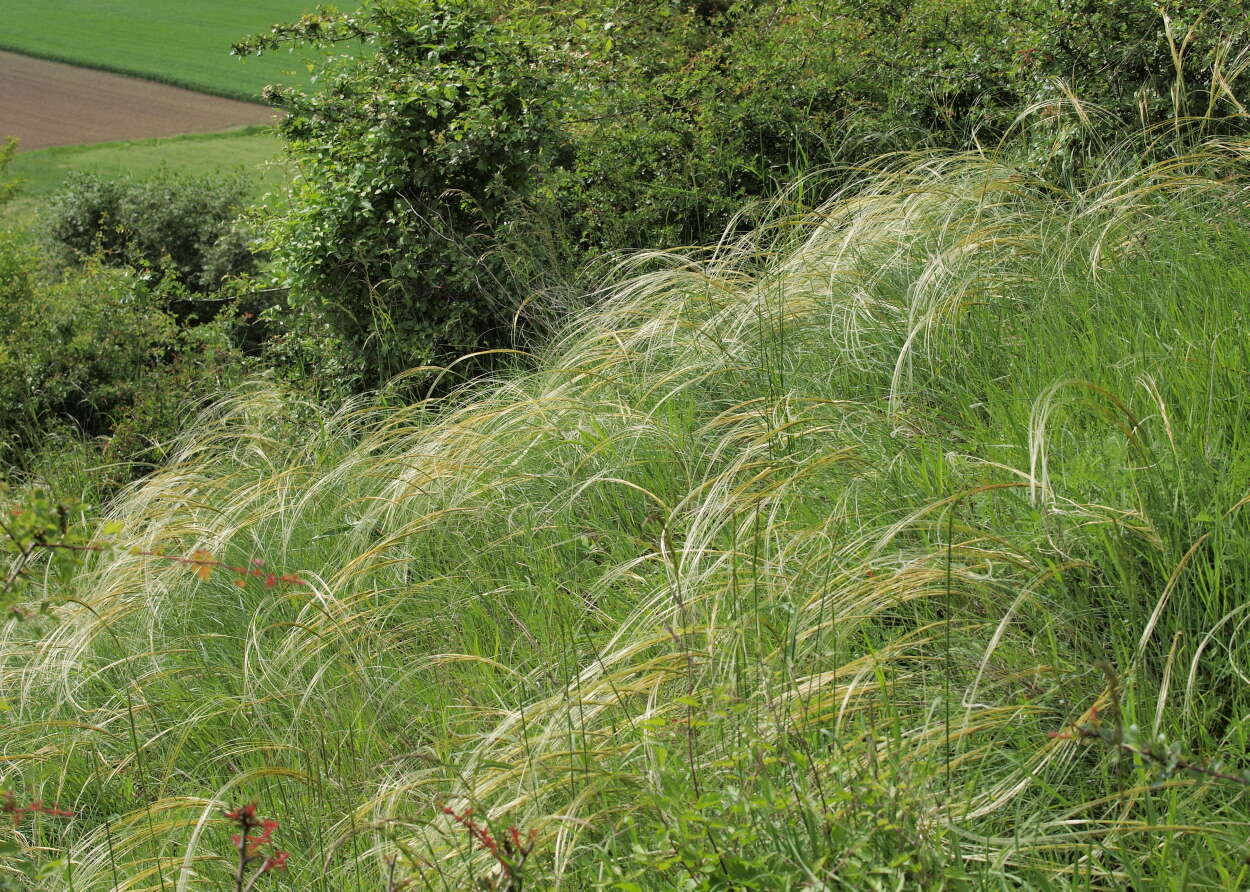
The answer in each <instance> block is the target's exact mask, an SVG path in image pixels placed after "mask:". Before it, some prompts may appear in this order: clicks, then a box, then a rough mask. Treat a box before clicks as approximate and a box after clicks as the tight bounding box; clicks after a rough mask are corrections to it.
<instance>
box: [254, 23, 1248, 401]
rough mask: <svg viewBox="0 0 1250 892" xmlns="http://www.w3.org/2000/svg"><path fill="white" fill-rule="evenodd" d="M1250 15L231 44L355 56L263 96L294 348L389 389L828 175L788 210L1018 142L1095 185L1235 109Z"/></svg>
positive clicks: (404, 29) (546, 29) (342, 32)
mask: <svg viewBox="0 0 1250 892" xmlns="http://www.w3.org/2000/svg"><path fill="white" fill-rule="evenodd" d="M1248 23H1250V0H1230V2H1228V3H1224V4H1220V5H1202V4H1199V3H1195V2H1192V0H1167V2H1165V3H1163V4H1162V5H1160V4H1156V3H1154V2H1152V0H1128V2H1125V3H1117V4H1106V3H1095V2H1088V0H1024V2H1022V3H1016V4H1010V5H1004V4H1001V3H998V2H996V0H995V2H991V0H967V2H961V3H951V2H949V0H771V2H766V3H765V2H756V0H741V2H736V3H719V2H717V3H694V4H692V3H688V2H685V0H640V2H635V3H631V4H629V5H628V6H627V7H626V6H621V5H619V4H617V3H613V2H607V0H573V2H569V3H565V4H561V5H560V6H559V7H558V8H551V7H549V6H544V5H542V4H539V3H536V2H533V0H509V2H503V3H486V2H484V0H386V2H379V3H376V4H372V5H367V6H366V8H365V9H364V10H363V11H361V12H358V13H352V14H344V15H339V14H333V13H316V14H313V15H309V16H306V17H305V18H304V19H302V20H300V21H299V22H298V23H296V24H294V25H291V26H280V27H276V28H275V29H274V31H273V32H272V33H271V34H269V35H266V36H263V37H260V38H255V39H253V40H252V41H251V42H249V43H248V44H246V45H241V46H240V47H238V50H239V51H240V52H244V53H249V52H256V51H267V50H273V49H277V48H280V47H284V46H287V45H289V44H292V43H311V44H316V45H322V46H331V45H336V44H338V43H339V42H342V41H350V40H358V41H361V42H363V44H364V47H363V50H362V51H361V52H359V53H356V54H353V55H348V56H344V57H342V58H339V59H338V60H337V61H335V62H333V63H331V64H328V65H327V66H325V68H324V70H323V71H322V72H321V74H320V75H319V78H318V80H319V84H320V85H321V89H320V92H318V93H315V94H307V95H306V94H301V93H299V92H296V91H290V90H273V91H271V93H270V96H271V98H273V99H274V100H275V101H276V102H278V104H280V105H282V106H283V107H284V108H286V109H287V111H288V112H290V116H289V117H288V118H287V120H286V122H285V123H284V124H283V133H284V135H285V136H286V138H287V141H288V144H289V146H290V149H291V152H292V154H293V156H294V157H295V159H296V161H297V162H298V164H299V166H300V171H301V174H300V177H299V180H298V183H297V187H296V189H295V191H294V193H293V196H292V203H291V207H290V209H289V210H288V211H285V212H283V213H282V214H281V215H280V216H279V217H278V219H277V220H276V223H275V225H274V226H273V228H272V231H271V237H272V245H273V248H274V250H275V252H276V256H277V260H278V264H279V271H280V275H281V276H282V277H284V280H285V281H284V284H290V286H291V289H292V290H291V304H290V306H291V309H292V311H293V312H294V314H295V316H296V317H297V318H296V319H295V320H292V321H289V323H288V325H289V327H290V329H291V331H293V332H298V334H297V335H296V339H298V338H299V337H303V338H305V339H307V338H308V337H311V336H312V335H311V334H310V333H312V332H317V331H321V330H323V329H324V327H325V326H326V325H328V326H329V327H330V330H332V331H333V332H334V333H335V335H336V337H337V338H338V339H340V340H341V342H342V343H343V344H344V345H345V346H346V348H347V353H348V355H352V356H355V357H356V358H357V359H358V360H359V364H360V369H361V375H360V378H359V380H360V381H361V382H363V383H366V384H376V383H378V382H379V381H380V380H382V379H384V378H385V377H386V376H387V375H390V374H392V373H395V372H398V371H401V370H403V369H405V368H408V367H410V366H414V365H419V364H425V363H431V362H434V363H446V362H448V361H451V360H452V359H454V358H455V357H456V356H457V355H459V354H461V353H463V352H466V351H470V350H473V349H475V348H479V347H491V346H499V345H502V344H505V343H507V342H508V341H509V339H510V338H512V337H513V334H514V333H513V331H512V330H511V323H512V321H513V319H514V316H515V315H516V313H517V308H518V307H519V306H521V305H522V303H523V301H524V300H525V297H526V292H527V284H528V283H527V281H526V280H525V278H524V276H521V277H518V276H517V275H516V273H517V271H518V270H521V271H527V272H528V274H530V275H537V276H543V277H545V276H550V275H552V270H555V271H556V273H555V274H556V275H559V274H560V273H562V272H564V271H567V270H572V269H576V268H578V267H579V266H580V265H581V264H583V263H584V262H585V260H586V259H587V258H589V257H593V256H598V255H601V254H603V253H604V252H612V251H619V250H636V249H640V248H662V247H671V246H674V245H683V244H705V243H707V242H708V241H710V240H713V239H715V238H716V237H718V236H719V235H720V234H721V233H722V231H723V230H724V227H725V226H726V225H727V224H728V223H729V222H730V221H731V220H732V219H733V218H734V215H735V214H738V213H740V212H742V210H743V209H744V207H747V206H748V205H749V203H750V202H752V201H753V200H756V199H767V198H770V197H772V196H774V195H775V194H776V193H777V191H778V190H779V189H780V188H781V187H782V186H784V185H785V184H787V183H789V182H792V181H794V180H795V179H797V178H799V177H800V176H801V175H803V174H810V172H811V171H812V170H814V169H823V170H824V171H825V173H824V175H823V177H817V178H809V179H808V181H807V184H808V192H807V193H806V195H804V194H798V195H795V196H792V197H796V198H798V199H799V200H807V201H809V202H811V203H818V202H819V201H820V200H821V199H823V197H825V196H826V195H828V194H829V192H830V191H831V190H832V189H834V188H835V187H836V186H838V185H840V184H841V183H843V182H844V180H845V179H846V178H847V177H854V176H855V175H856V174H855V168H854V165H856V164H858V163H860V162H862V161H865V160H866V159H869V158H872V157H874V156H876V155H878V154H880V153H882V152H886V151H893V150H907V149H915V148H921V147H934V146H944V147H952V148H976V147H984V146H992V145H996V144H998V143H999V142H1000V141H1002V140H1003V139H1005V138H1012V139H1014V140H1016V142H1018V144H1019V146H1020V148H1021V150H1022V151H1024V150H1027V151H1031V152H1032V154H1033V157H1034V158H1036V159H1039V160H1040V161H1042V162H1044V163H1045V164H1048V165H1051V166H1055V165H1059V166H1061V167H1062V169H1063V171H1064V172H1065V175H1069V174H1070V175H1071V177H1080V176H1082V175H1084V174H1083V173H1082V170H1081V160H1080V159H1081V158H1083V157H1085V156H1086V154H1087V152H1088V149H1089V148H1090V147H1092V146H1097V145H1098V144H1099V143H1100V142H1105V141H1108V140H1114V139H1117V138H1118V137H1119V135H1120V133H1121V132H1122V127H1123V123H1124V122H1133V123H1134V124H1135V125H1146V126H1150V125H1154V124H1158V123H1160V122H1162V121H1165V120H1168V119H1169V118H1171V117H1172V116H1174V115H1176V114H1198V115H1210V116H1218V115H1223V114H1227V113H1230V112H1233V113H1239V112H1240V111H1244V108H1245V106H1246V104H1247V102H1250V94H1248V90H1247V84H1250V80H1245V79H1239V78H1240V76H1241V74H1242V73H1243V71H1242V69H1243V68H1245V67H1246V66H1245V62H1246V59H1245V58H1244V54H1243V55H1242V56H1237V55H1236V53H1235V52H1233V54H1232V55H1230V48H1232V50H1233V51H1239V48H1240V47H1242V46H1244V45H1245V42H1246V40H1247V38H1248V37H1250V31H1248V28H1250V25H1248ZM1073 96H1075V97H1079V98H1080V99H1081V101H1082V102H1083V103H1089V104H1093V105H1097V106H1100V107H1102V109H1103V110H1104V111H1105V112H1106V113H1107V114H1105V115H1093V116H1090V115H1089V114H1087V113H1086V111H1085V109H1084V107H1082V108H1081V110H1080V111H1077V112H1075V113H1069V112H1071V111H1072V103H1071V100H1070V97H1073ZM1061 107H1065V108H1061ZM1030 109H1031V110H1033V112H1034V113H1032V114H1025V115H1023V117H1022V116H1021V112H1022V110H1030ZM1225 123H1226V122H1225ZM1056 169H1059V168H1056ZM338 364H339V365H340V366H341V365H342V363H338Z"/></svg>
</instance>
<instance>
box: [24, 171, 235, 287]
mask: <svg viewBox="0 0 1250 892" xmlns="http://www.w3.org/2000/svg"><path fill="white" fill-rule="evenodd" d="M246 196H247V191H246V184H245V182H244V181H243V180H242V179H241V178H239V177H228V178H219V177H211V176H183V175H176V174H173V173H166V174H163V175H161V176H158V177H155V178H153V179H150V180H142V181H128V180H114V179H106V178H103V177H99V176H95V175H92V174H79V175H77V176H75V177H73V178H72V179H71V180H70V181H69V182H68V183H67V184H66V185H65V186H64V187H63V188H62V189H61V190H60V191H59V192H58V193H56V194H55V195H54V196H53V197H52V198H51V200H50V201H49V203H48V207H47V210H46V221H47V222H46V229H47V234H48V236H49V238H50V239H51V241H52V243H53V244H54V245H56V246H57V247H58V248H59V253H60V259H61V260H62V262H65V263H74V262H77V261H78V260H80V259H82V258H84V257H88V256H93V255H97V254H98V255H99V256H100V257H101V258H102V259H103V261H104V262H105V263H107V264H109V265H111V266H130V267H134V268H136V269H141V270H145V271H148V275H149V277H155V278H165V279H168V278H170V277H171V276H172V277H176V279H177V280H178V281H179V282H180V283H181V284H182V285H184V286H185V287H186V288H188V289H190V290H191V291H194V292H209V291H214V290H216V288H217V287H218V286H219V285H220V283H221V280H222V279H223V278H225V277H226V276H229V275H236V274H241V273H246V272H249V271H251V270H252V269H253V267H254V265H255V257H254V256H253V254H252V252H251V249H250V247H249V245H248V241H247V239H246V238H243V237H241V233H240V231H239V228H238V224H236V220H237V218H238V216H239V213H240V211H241V210H242V208H243V206H244V202H245V199H246Z"/></svg>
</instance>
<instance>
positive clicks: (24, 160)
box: [0, 127, 287, 218]
mask: <svg viewBox="0 0 1250 892" xmlns="http://www.w3.org/2000/svg"><path fill="white" fill-rule="evenodd" d="M281 147H282V143H281V141H280V140H279V139H278V137H277V136H275V135H274V134H273V133H272V132H271V131H270V130H269V129H268V128H265V127H248V128H244V129H242V130H231V131H226V132H224V133H189V134H185V135H183V136H173V137H169V138H166V139H143V140H136V141H133V142H112V143H95V144H93V145H86V146H58V147H56V148H51V149H39V150H37V151H34V152H23V153H21V154H20V155H15V156H14V157H13V160H12V162H10V165H9V169H8V172H7V177H8V178H13V179H20V180H21V188H20V189H19V190H18V192H17V195H16V197H15V200H14V204H13V205H11V206H9V207H6V208H5V209H4V211H3V212H0V213H2V214H3V215H4V216H7V217H9V218H13V217H21V216H23V215H25V214H29V213H30V212H32V211H33V209H34V208H35V207H36V206H38V205H39V203H40V202H41V201H43V200H44V199H46V198H47V197H48V196H49V195H51V194H52V193H54V192H55V191H56V190H57V189H59V188H60V187H61V185H62V184H63V183H64V182H65V181H66V179H67V178H69V177H70V176H72V175H73V174H76V173H92V174H98V175H100V176H106V177H131V178H136V179H142V178H143V177H145V176H149V175H151V174H154V173H156V172H157V171H159V170H161V169H163V168H168V169H170V170H178V171H181V172H184V173H186V174H188V175H200V174H212V173H228V172H235V171H238V170H246V171H248V172H249V174H250V175H251V178H252V179H253V180H254V181H255V183H256V194H257V195H261V194H263V193H264V192H265V191H267V190H269V189H272V188H276V187H278V186H280V185H281V184H282V183H283V182H284V181H285V179H286V176H287V173H286V170H285V168H284V166H283V164H282V162H281V160H280V157H279V153H280V151H281Z"/></svg>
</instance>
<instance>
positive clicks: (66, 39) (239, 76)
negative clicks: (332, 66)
mask: <svg viewBox="0 0 1250 892" xmlns="http://www.w3.org/2000/svg"><path fill="white" fill-rule="evenodd" d="M355 5H356V4H355V3H347V4H343V7H344V8H351V7H354V6H355ZM311 9H312V5H311V4H305V3H303V2H300V0H295V2H291V0H254V2H241V0H221V2H218V3H212V4H199V3H195V4H192V3H187V2H172V3H162V2H159V0H46V2H43V3H38V4H34V3H18V2H15V0H0V16H2V17H3V21H4V28H3V31H2V32H0V49H2V50H9V51H11V52H19V53H25V54H26V55H30V56H35V57H38V58H41V59H48V60H50V61H54V62H65V63H69V64H72V65H79V66H83V67H87V68H95V69H99V70H102V71H110V72H114V73H116V74H124V75H130V76H134V77H142V78H146V79H148V80H154V81H158V82H160V83H165V84H170V85H171V86H176V87H185V88H188V89H192V90H197V91H199V92H202V93H209V94H212V95H216V96H225V97H227V98H231V99H243V100H249V101H255V100H256V99H257V98H258V97H259V96H260V91H261V90H262V89H263V88H264V87H265V85H266V84H270V83H284V84H291V85H295V86H305V85H307V84H308V83H309V63H310V61H311V60H312V59H314V58H316V57H317V56H318V55H319V54H317V53H315V52H312V51H305V52H290V53H271V54H267V55H264V56H259V57H252V58H248V59H240V58H238V57H236V56H232V55H230V47H231V45H232V44H234V43H237V42H238V41H240V40H243V39H244V38H246V37H248V36H251V35H253V34H258V33H261V32H265V31H268V30H269V28H270V27H271V26H272V25H274V24H275V23H278V22H291V21H294V20H295V19H297V18H299V16H300V15H302V14H303V13H305V12H307V11H310V10H311Z"/></svg>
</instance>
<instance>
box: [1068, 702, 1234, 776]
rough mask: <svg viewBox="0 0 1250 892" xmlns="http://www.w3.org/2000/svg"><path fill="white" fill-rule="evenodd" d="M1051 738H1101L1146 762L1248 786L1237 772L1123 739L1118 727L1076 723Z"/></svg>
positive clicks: (1095, 717)
mask: <svg viewBox="0 0 1250 892" xmlns="http://www.w3.org/2000/svg"><path fill="white" fill-rule="evenodd" d="M1093 718H1094V720H1095V721H1097V718H1098V714H1097V713H1094V715H1093ZM1048 736H1049V737H1050V738H1051V739H1052V740H1101V741H1102V742H1103V743H1108V744H1111V746H1113V747H1115V748H1116V749H1118V750H1120V751H1122V752H1125V753H1129V754H1131V755H1134V756H1140V757H1141V758H1142V759H1145V760H1146V761H1147V762H1152V763H1154V764H1155V765H1163V766H1173V767H1175V768H1179V769H1181V770H1182V771H1188V772H1190V773H1192V774H1200V775H1202V776H1204V777H1209V778H1213V779H1215V780H1223V781H1231V782H1232V783H1235V784H1241V785H1242V786H1243V787H1250V778H1247V777H1244V776H1242V775H1239V774H1230V773H1229V772H1227V771H1219V770H1218V769H1215V768H1211V767H1210V766H1208V765H1203V764H1202V763H1201V762H1194V761H1191V760H1189V759H1182V758H1176V757H1173V756H1170V755H1165V754H1161V753H1159V752H1158V751H1157V750H1155V749H1154V748H1153V747H1149V746H1138V745H1136V744H1133V743H1129V742H1128V741H1126V740H1124V735H1123V733H1122V732H1121V730H1120V729H1119V728H1117V729H1116V730H1115V731H1114V732H1107V731H1103V730H1099V729H1098V728H1094V727H1090V726H1089V725H1076V726H1075V727H1073V729H1072V731H1070V732H1067V731H1052V732H1050V734H1049V735H1048Z"/></svg>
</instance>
